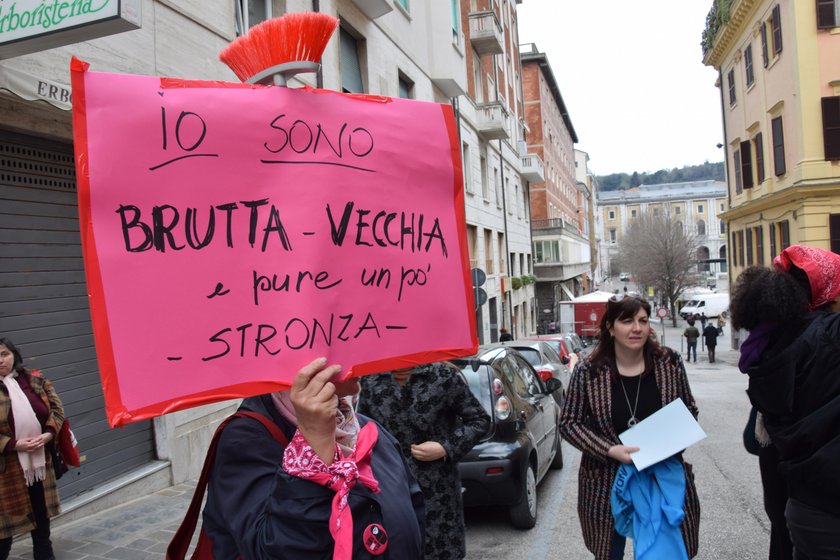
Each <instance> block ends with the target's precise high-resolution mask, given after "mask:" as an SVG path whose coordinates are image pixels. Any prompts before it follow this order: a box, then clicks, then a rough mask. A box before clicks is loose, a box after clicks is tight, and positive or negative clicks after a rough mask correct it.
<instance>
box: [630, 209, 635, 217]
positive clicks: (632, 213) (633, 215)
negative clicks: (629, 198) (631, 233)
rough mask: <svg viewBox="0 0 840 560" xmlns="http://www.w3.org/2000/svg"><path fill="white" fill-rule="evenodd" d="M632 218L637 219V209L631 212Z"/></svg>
mask: <svg viewBox="0 0 840 560" xmlns="http://www.w3.org/2000/svg"><path fill="white" fill-rule="evenodd" d="M630 217H631V218H635V217H636V210H635V209H634V210H630Z"/></svg>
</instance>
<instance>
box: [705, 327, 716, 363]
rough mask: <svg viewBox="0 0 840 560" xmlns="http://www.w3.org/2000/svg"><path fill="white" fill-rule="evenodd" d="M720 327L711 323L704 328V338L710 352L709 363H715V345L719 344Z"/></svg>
mask: <svg viewBox="0 0 840 560" xmlns="http://www.w3.org/2000/svg"><path fill="white" fill-rule="evenodd" d="M717 338H718V329H717V327H716V326H714V325H713V324H711V323H709V324H708V325H706V326H705V327H704V328H703V339H704V340H705V341H706V351H707V352H708V353H709V363H711V364H713V363H715V347H716V346H717Z"/></svg>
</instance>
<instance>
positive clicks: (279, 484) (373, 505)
mask: <svg viewBox="0 0 840 560" xmlns="http://www.w3.org/2000/svg"><path fill="white" fill-rule="evenodd" d="M340 372H341V366H338V365H329V366H328V365H327V361H326V359H325V358H319V359H317V360H315V361H313V362H312V363H310V364H308V365H306V366H304V367H303V368H301V370H300V371H299V372H298V374H297V376H296V377H295V378H294V381H293V382H292V387H291V389H289V390H287V391H280V392H275V393H269V394H266V395H261V396H258V397H250V398H247V399H245V400H244V401H242V404H241V406H240V407H239V411H240V412H239V414H242V413H244V414H246V415H250V417H248V416H245V417H242V416H237V417H234V418H233V419H232V420H231V421H230V422H229V423H228V424H227V425H226V427H225V428H224V430H223V431H222V432H221V436H220V437H219V440H218V447H217V448H216V455H215V462H214V463H213V466H212V471H211V473H210V482H209V492H208V494H207V502H206V504H205V506H204V515H203V521H204V523H203V529H204V532H205V533H206V536H207V537H208V538H209V540H210V542H211V545H210V546H211V548H212V557H213V558H219V559H221V558H253V559H269V558H318V559H321V560H328V559H333V560H338V559H344V560H350V559H351V558H379V557H380V556H379V555H381V554H382V553H383V552H385V551H386V549H387V557H389V558H406V559H410V560H420V559H421V558H423V546H424V540H423V539H424V534H425V532H424V522H425V517H426V516H425V511H424V505H423V495H422V491H421V490H420V487H419V486H418V485H417V482H416V481H415V480H414V477H413V476H412V475H411V471H410V470H409V468H408V465H407V464H406V461H405V458H404V457H403V455H402V452H401V450H400V446H399V444H398V443H397V441H396V440H395V439H394V437H393V436H392V435H391V434H389V433H388V432H387V431H386V430H385V429H384V428H382V427H381V426H379V425H377V424H376V422H374V421H373V420H371V419H369V418H366V417H364V416H362V415H357V414H356V413H355V412H354V411H353V408H352V407H351V405H350V397H351V396H352V395H355V394H356V393H357V392H358V391H359V380H358V378H352V379H341V378H340ZM257 420H259V421H257ZM278 431H279V432H280V433H278ZM283 439H285V442H283ZM199 542H201V541H199ZM203 557H206V556H203ZM181 558H183V556H182V557H181Z"/></svg>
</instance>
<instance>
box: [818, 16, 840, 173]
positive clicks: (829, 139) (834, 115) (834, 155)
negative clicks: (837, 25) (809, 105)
mask: <svg viewBox="0 0 840 560" xmlns="http://www.w3.org/2000/svg"><path fill="white" fill-rule="evenodd" d="M838 5H840V0H838ZM822 121H823V145H824V146H825V159H826V160H829V161H837V160H840V96H838V95H835V96H833V97H823V98H822Z"/></svg>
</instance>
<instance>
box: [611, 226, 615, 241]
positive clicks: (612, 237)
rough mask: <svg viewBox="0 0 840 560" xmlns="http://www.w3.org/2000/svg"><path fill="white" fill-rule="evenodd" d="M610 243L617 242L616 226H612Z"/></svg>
mask: <svg viewBox="0 0 840 560" xmlns="http://www.w3.org/2000/svg"><path fill="white" fill-rule="evenodd" d="M610 243H615V228H610Z"/></svg>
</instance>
